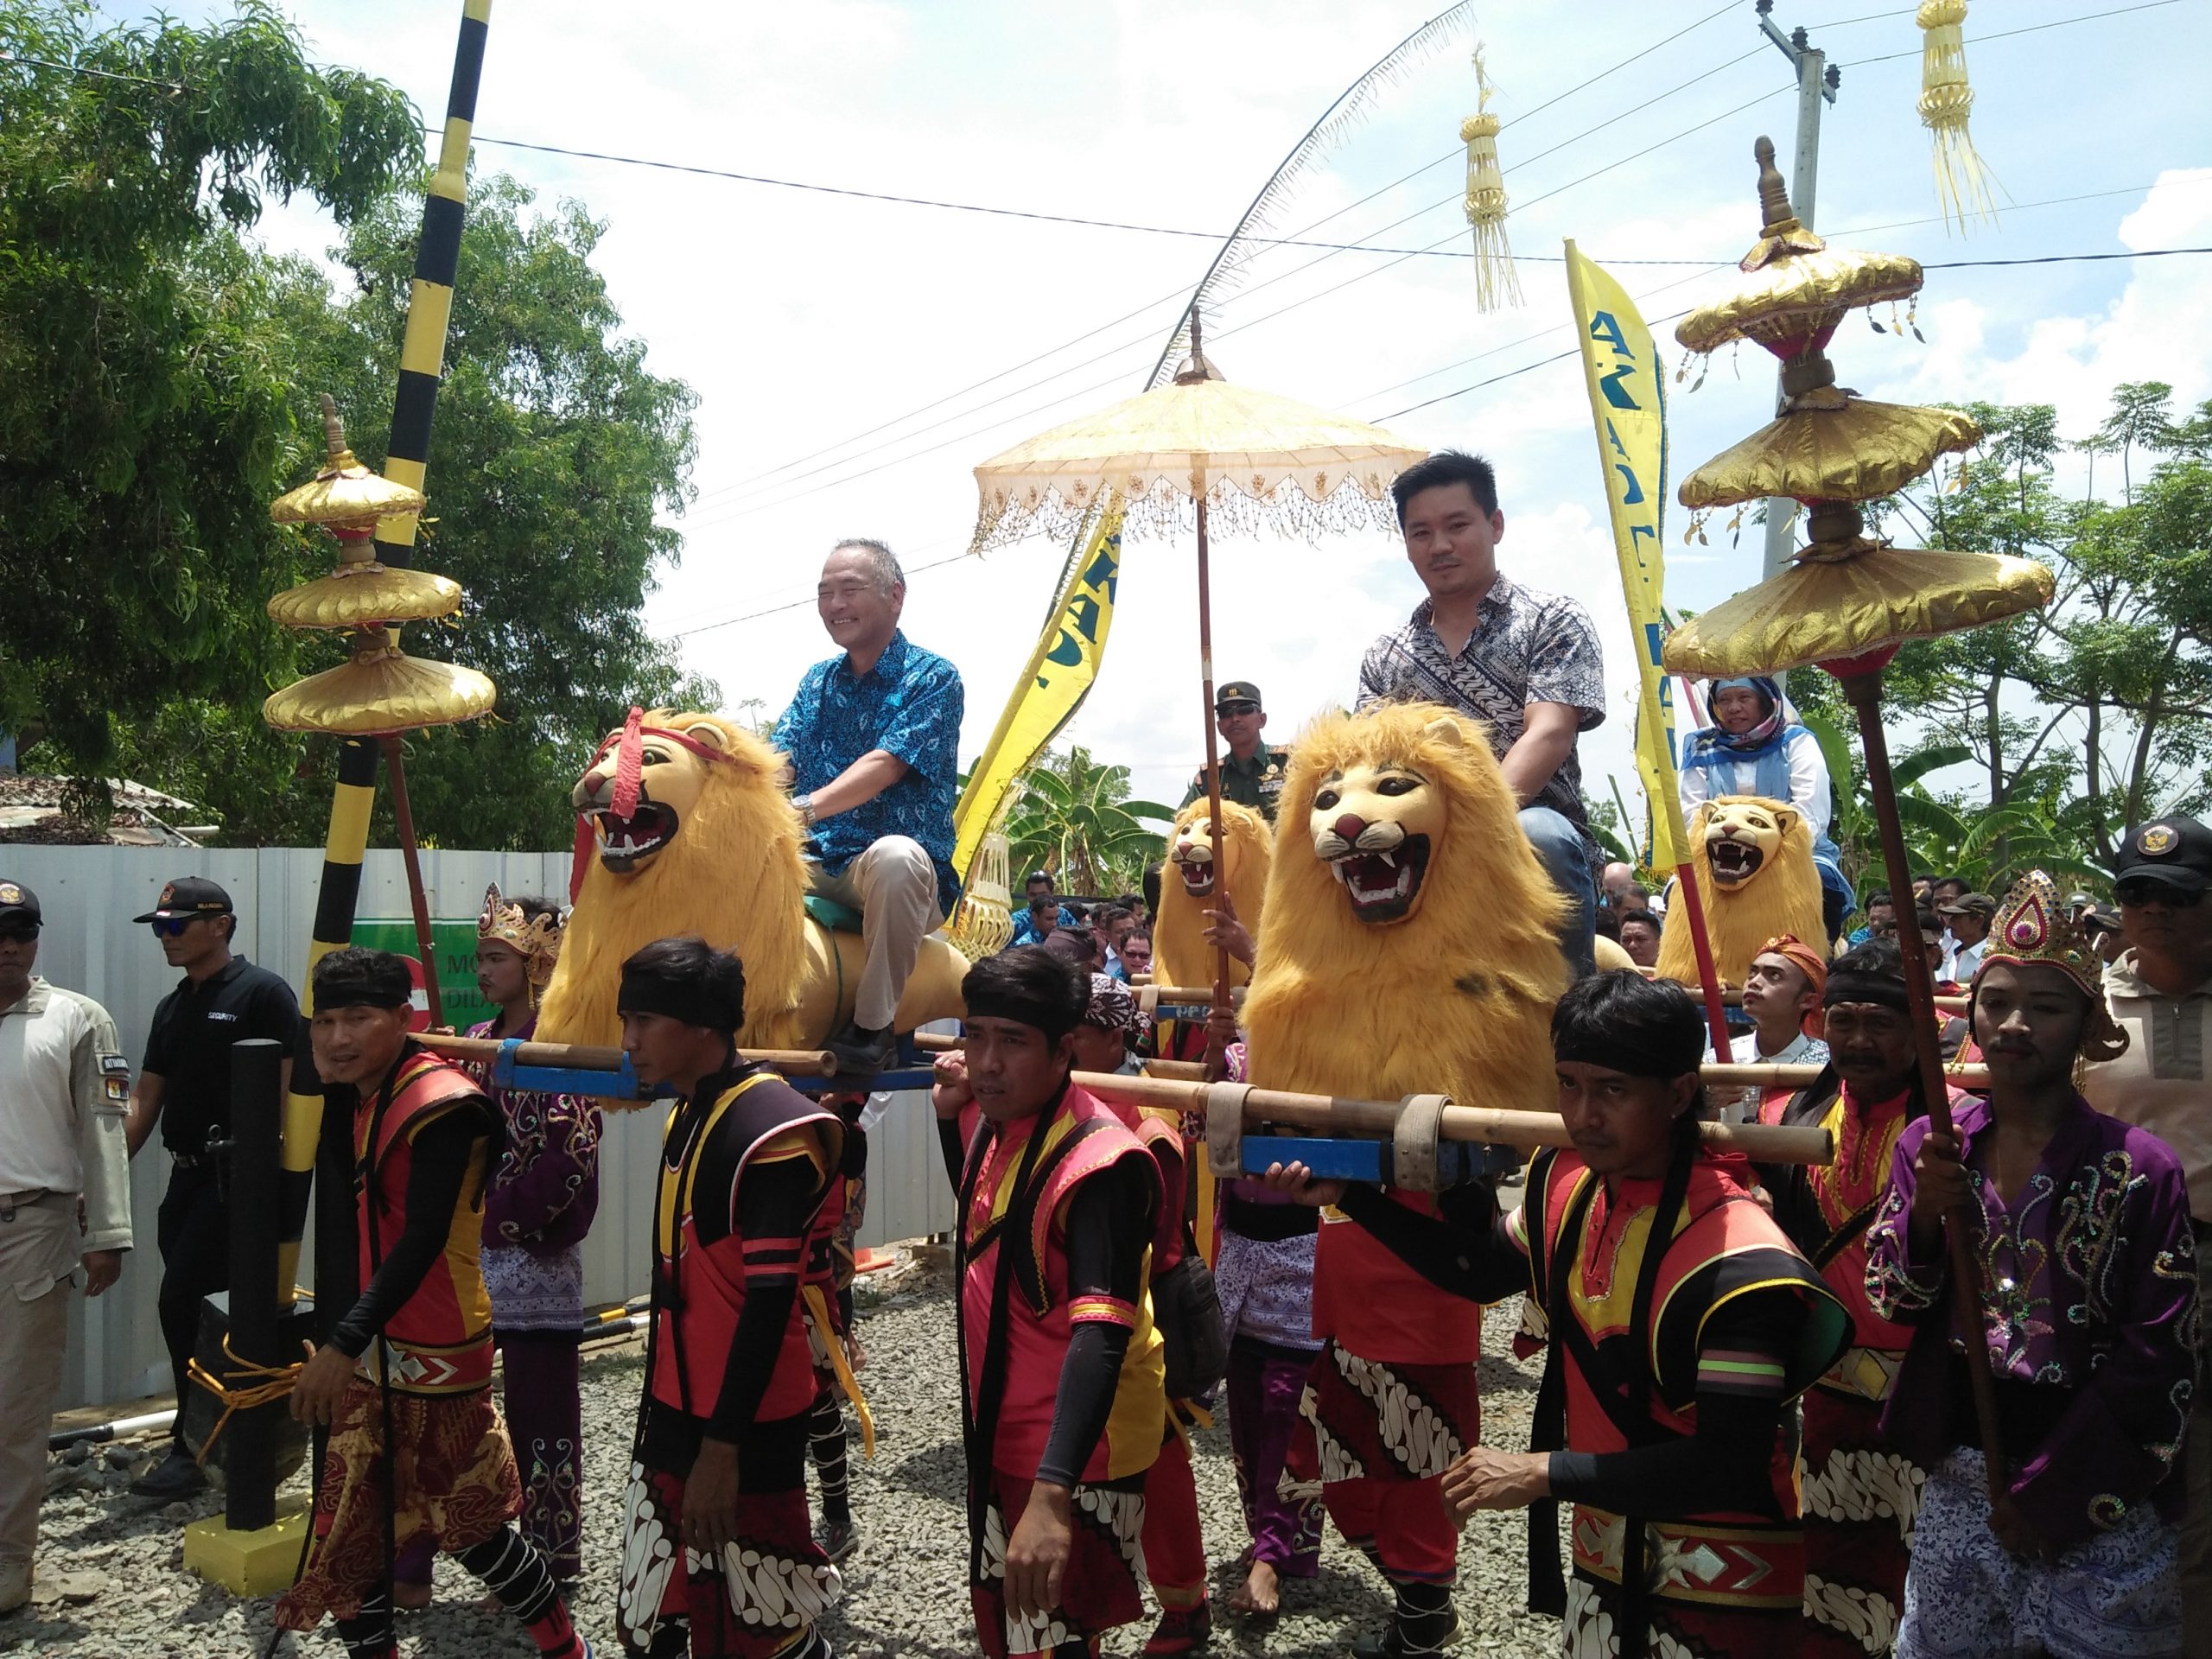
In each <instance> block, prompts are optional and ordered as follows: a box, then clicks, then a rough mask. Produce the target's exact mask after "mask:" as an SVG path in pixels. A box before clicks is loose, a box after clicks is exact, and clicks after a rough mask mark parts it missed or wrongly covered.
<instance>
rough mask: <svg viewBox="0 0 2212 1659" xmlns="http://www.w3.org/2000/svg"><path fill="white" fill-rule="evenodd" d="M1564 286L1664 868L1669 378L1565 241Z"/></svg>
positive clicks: (1631, 308) (1674, 800)
mask: <svg viewBox="0 0 2212 1659" xmlns="http://www.w3.org/2000/svg"><path fill="white" fill-rule="evenodd" d="M1567 295H1568V296H1569V298H1570V299H1571V300H1572V301H1573V306H1574V321H1575V333H1576V334H1578V335H1579V336H1580V339H1581V341H1582V369H1583V373H1584V375H1585V377H1586V378H1587V379H1588V381H1589V384H1590V412H1591V414H1592V417H1593V418H1594V419H1595V420H1596V422H1597V427H1598V458H1599V462H1600V464H1601V465H1602V466H1603V467H1604V468H1605V503H1606V505H1607V506H1608V507H1609V508H1610V509H1611V515H1612V521H1613V550H1614V551H1615V552H1616V553H1617V554H1618V556H1619V558H1620V566H1621V588H1622V590H1623V592H1624V594H1625V595H1626V597H1627V600H1628V620H1629V627H1630V632H1632V633H1633V634H1634V635H1635V638H1636V670H1637V680H1638V683H1639V684H1640V686H1641V688H1642V696H1641V697H1640V699H1639V702H1638V705H1637V723H1636V770H1637V775H1638V776H1639V777H1640V778H1642V779H1643V793H1644V796H1645V798H1646V799H1647V800H1648V801H1649V804H1650V809H1651V857H1650V860H1649V863H1650V868H1653V869H1655V870H1671V869H1673V868H1675V866H1677V865H1678V864H1681V863H1682V862H1683V861H1685V859H1686V858H1687V857H1688V853H1687V852H1686V850H1685V849H1686V848H1687V846H1688V840H1689V837H1688V834H1687V832H1686V831H1685V830H1684V829H1683V826H1682V800H1681V794H1680V792H1679V791H1678V789H1677V785H1676V783H1675V694H1674V687H1673V683H1672V682H1670V681H1669V679H1668V677H1667V674H1666V671H1665V670H1663V669H1662V668H1661V667H1660V665H1659V651H1660V647H1661V646H1662V645H1663V644H1664V643H1665V639H1666V635H1665V630H1664V629H1663V627H1662V625H1661V621H1660V606H1661V605H1662V602H1663V598H1664V595H1663V592H1662V588H1663V582H1664V571H1663V569H1662V563H1661V560H1662V555H1661V545H1662V543H1661V537H1660V515H1661V512H1662V509H1663V506H1664V504H1665V499H1666V488H1667V400H1666V379H1665V377H1664V376H1663V375H1662V373H1661V372H1660V364H1659V355H1658V353H1657V352H1656V350H1655V349H1654V347H1653V346H1652V343H1651V331H1650V330H1649V328H1647V327H1644V324H1643V317H1642V315H1639V314H1638V313H1637V308H1636V302H1635V301H1633V300H1631V299H1630V298H1629V296H1628V295H1627V293H1626V292H1625V291H1624V289H1622V287H1621V285H1620V284H1619V283H1617V282H1615V281H1614V280H1613V278H1612V277H1611V275H1610V274H1609V273H1608V272H1607V271H1606V270H1605V268H1604V267H1603V266H1601V265H1597V264H1592V263H1591V262H1590V261H1589V260H1587V259H1586V258H1584V257H1582V255H1581V253H1580V251H1577V249H1576V248H1575V245H1574V243H1573V239H1572V238H1570V239H1569V240H1568V242H1567Z"/></svg>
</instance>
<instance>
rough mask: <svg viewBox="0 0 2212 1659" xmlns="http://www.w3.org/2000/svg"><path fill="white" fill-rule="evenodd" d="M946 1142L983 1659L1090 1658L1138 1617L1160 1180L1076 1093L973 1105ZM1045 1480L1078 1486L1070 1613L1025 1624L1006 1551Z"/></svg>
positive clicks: (1158, 1384)
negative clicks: (1004, 1109)
mask: <svg viewBox="0 0 2212 1659" xmlns="http://www.w3.org/2000/svg"><path fill="white" fill-rule="evenodd" d="M938 1130H939V1135H940V1138H941V1140H942V1142H943V1145H944V1157H945V1166H946V1169H947V1171H948V1173H950V1175H951V1176H952V1178H953V1180H954V1182H955V1184H956V1186H957V1191H958V1192H959V1194H960V1211H959V1232H958V1235H957V1237H958V1251H957V1268H958V1273H959V1284H960V1298H961V1308H960V1359H961V1376H962V1382H963V1405H964V1408H965V1409H964V1411H963V1430H964V1431H965V1433H964V1438H965V1440H966V1445H967V1452H968V1478H969V1495H968V1508H969V1585H970V1592H971V1596H972V1599H973V1601H974V1605H975V1613H976V1637H977V1639H978V1641H979V1642H980V1643H981V1644H982V1649H983V1651H984V1652H985V1654H987V1655H988V1656H990V1659H1005V1656H1007V1655H1009V1654H1029V1653H1042V1654H1053V1655H1063V1654H1070V1655H1072V1654H1083V1653H1087V1652H1094V1651H1096V1648H1095V1643H1096V1638H1097V1637H1098V1635H1099V1634H1100V1633H1101V1632H1102V1631H1104V1630H1110V1629H1112V1628H1113V1627H1115V1626H1116V1625H1119V1624H1128V1623H1129V1622H1130V1621H1131V1620H1133V1619H1135V1618H1138V1617H1139V1616H1140V1615H1141V1612H1142V1611H1143V1603H1142V1600H1141V1593H1140V1591H1139V1587H1138V1580H1139V1578H1140V1576H1141V1573H1142V1567H1143V1555H1142V1551H1141V1543H1140V1540H1141V1535H1142V1533H1143V1530H1144V1516H1145V1502H1144V1483H1145V1473H1146V1471H1147V1470H1148V1469H1149V1468H1150V1467H1151V1465H1152V1464H1153V1462H1154V1459H1156V1458H1157V1457H1158V1456H1159V1454H1160V1442H1161V1438H1162V1434H1163V1433H1164V1430H1165V1427H1166V1392H1165V1383H1164V1377H1165V1367H1164V1362H1163V1359H1162V1355H1161V1345H1160V1336H1159V1333H1158V1332H1157V1331H1155V1330H1154V1327H1153V1323H1152V1309H1151V1303H1150V1298H1149V1295H1148V1290H1147V1287H1148V1282H1149V1263H1150V1258H1151V1252H1152V1241H1153V1230H1154V1222H1155V1218H1156V1217H1157V1216H1158V1215H1159V1213H1160V1207H1161V1199H1160V1178H1159V1174H1158V1172H1157V1168H1156V1166H1155V1165H1154V1160H1153V1159H1152V1158H1151V1157H1150V1156H1149V1155H1148V1154H1147V1152H1146V1150H1145V1147H1144V1144H1143V1143H1142V1142H1141V1141H1139V1140H1138V1138H1137V1137H1136V1135H1135V1134H1133V1133H1132V1132H1131V1131H1130V1130H1129V1129H1128V1128H1126V1127H1125V1126H1124V1125H1123V1124H1122V1122H1121V1120H1120V1119H1119V1118H1117V1117H1116V1116H1115V1114H1114V1111H1113V1109H1112V1108H1110V1107H1109V1106H1107V1105H1105V1104H1104V1103H1102V1102H1100V1101H1099V1100H1097V1099H1096V1097H1095V1096H1092V1095H1090V1093H1089V1092H1088V1091H1086V1090H1083V1089H1081V1088H1078V1087H1076V1086H1075V1085H1073V1084H1065V1083H1064V1084H1063V1085H1062V1088H1061V1091H1060V1093H1059V1094H1058V1096H1055V1097H1054V1098H1053V1099H1052V1101H1051V1102H1049V1103H1046V1105H1045V1106H1044V1107H1043V1108H1041V1109H1039V1110H1038V1111H1037V1112H1035V1113H1033V1114H1032V1115H1031V1116H1027V1117H1025V1118H1022V1119H1020V1120H1019V1121H1017V1122H1010V1123H1002V1124H1001V1123H991V1122H985V1121H984V1120H983V1119H982V1114H981V1113H980V1112H979V1111H978V1110H977V1109H976V1108H975V1107H974V1106H973V1105H972V1104H971V1105H970V1106H969V1109H968V1110H967V1112H966V1113H965V1114H964V1115H963V1119H962V1120H961V1122H957V1123H956V1122H953V1121H951V1120H950V1119H944V1120H940V1122H939V1123H938ZM963 1130H964V1133H963ZM1038 1481H1046V1482H1050V1483H1052V1484H1056V1485H1064V1486H1066V1487H1068V1488H1070V1489H1071V1495H1072V1496H1071V1505H1070V1510H1071V1520H1072V1523H1073V1539H1072V1547H1071V1551H1070V1554H1069V1558H1068V1563H1067V1568H1066V1572H1065V1576H1064V1579H1063V1583H1062V1590H1061V1601H1060V1606H1059V1607H1058V1609H1057V1610H1056V1611H1053V1612H1052V1613H1050V1614H1047V1615H1046V1616H1045V1617H1044V1618H1016V1617H1015V1616H1014V1613H1013V1612H1012V1611H1011V1610H1010V1609H1008V1607H1007V1604H1006V1599H1005V1586H1006V1548H1007V1541H1008V1540H1009V1539H1010V1538H1012V1536H1013V1535H1014V1529H1015V1527H1016V1526H1017V1525H1018V1524H1019V1522H1020V1518H1021V1514H1022V1510H1023V1509H1024V1508H1025V1507H1026V1505H1027V1502H1028V1499H1029V1493H1030V1488H1031V1486H1032V1485H1033V1484H1034V1483H1036V1482H1038Z"/></svg>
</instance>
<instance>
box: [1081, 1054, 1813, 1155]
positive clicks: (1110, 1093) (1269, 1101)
mask: <svg viewBox="0 0 2212 1659" xmlns="http://www.w3.org/2000/svg"><path fill="white" fill-rule="evenodd" d="M1074 1077H1075V1081H1076V1082H1077V1083H1078V1084H1081V1085H1082V1086H1083V1087H1084V1088H1085V1089H1087V1090H1090V1092H1091V1093H1092V1094H1094V1095H1096V1096H1098V1097H1099V1098H1100V1099H1101V1100H1120V1101H1126V1102H1128V1103H1130V1104H1131V1105H1136V1106H1160V1107H1166V1108H1169V1109H1173V1110H1175V1111H1179V1112H1203V1111H1205V1108H1206V1091H1207V1090H1208V1088H1209V1087H1210V1086H1211V1085H1209V1084H1205V1083H1183V1082H1178V1081H1174V1080H1173V1079H1170V1078H1166V1077H1122V1076H1118V1075H1113V1074H1109V1073H1106V1072H1102V1071H1077V1072H1076V1073H1075V1074H1074ZM1240 1086H1241V1085H1240ZM1398 1113H1399V1103H1397V1102H1396V1101H1395V1100H1354V1099H1351V1098H1348V1097H1346V1096H1342V1095H1305V1094H1295V1093H1292V1092H1289V1091H1287V1090H1281V1089H1254V1090H1249V1091H1248V1092H1247V1093H1246V1094H1245V1096H1244V1115H1245V1117H1246V1119H1247V1120H1248V1121H1249V1120H1251V1119H1255V1118H1256V1119H1258V1120H1260V1121H1261V1122H1268V1123H1287V1124H1291V1125H1293V1126H1294V1127H1296V1128H1311V1129H1322V1130H1326V1131H1331V1132H1335V1133H1344V1132H1346V1131H1349V1132H1351V1133H1352V1134H1356V1135H1371V1136H1375V1137H1376V1138H1382V1137H1384V1136H1387V1135H1389V1134H1390V1133H1391V1132H1392V1131H1393V1130H1394V1129H1395V1128H1397V1124H1398ZM1698 1132H1699V1134H1700V1136H1701V1137H1702V1138H1703V1140H1704V1141H1705V1144H1706V1145H1707V1146H1708V1147H1715V1148H1719V1149H1725V1150H1729V1151H1734V1152H1740V1153H1742V1154H1744V1155H1745V1157H1747V1158H1751V1159H1753V1160H1756V1161H1758V1162H1760V1163H1765V1164H1825V1163H1827V1162H1828V1161H1829V1160H1831V1159H1832V1158H1833V1157H1834V1146H1833V1144H1832V1142H1831V1141H1830V1138H1829V1135H1828V1132H1827V1130H1826V1129H1821V1128H1778V1127H1775V1126H1771V1125H1768V1124H1764V1123H1700V1125H1698ZM1439 1133H1440V1135H1442V1136H1443V1138H1444V1139H1445V1140H1446V1141H1486V1142H1490V1143H1492V1144H1497V1145H1504V1146H1516V1147H1564V1146H1567V1145H1569V1144H1570V1142H1569V1141H1568V1140H1567V1123H1566V1120H1564V1119H1563V1118H1561V1117H1560V1116H1558V1114H1556V1113H1554V1112H1510V1111H1502V1110H1499V1109H1496V1108H1493V1107H1486V1106H1446V1108H1445V1109H1444V1113H1443V1120H1442V1128H1440V1130H1439Z"/></svg>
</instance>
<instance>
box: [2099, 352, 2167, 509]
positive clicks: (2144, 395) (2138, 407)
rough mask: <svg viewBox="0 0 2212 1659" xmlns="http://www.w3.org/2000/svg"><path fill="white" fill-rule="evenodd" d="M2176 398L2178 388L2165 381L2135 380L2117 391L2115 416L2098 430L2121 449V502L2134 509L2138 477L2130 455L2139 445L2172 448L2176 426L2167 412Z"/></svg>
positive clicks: (2114, 400)
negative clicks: (2135, 474) (2133, 469)
mask: <svg viewBox="0 0 2212 1659" xmlns="http://www.w3.org/2000/svg"><path fill="white" fill-rule="evenodd" d="M2173 397H2174V389H2173V388H2172V387H2171V386H2170V385H2167V384H2166V383H2165V382H2164V381H2163V380H2132V381H2128V382H2126V383H2125V384H2124V385H2118V386H2115V387H2113V394H2112V413H2111V414H2109V415H2107V416H2105V423H2104V424H2103V425H2102V426H2101V427H2100V428H2098V429H2097V430H2098V435H2100V436H2101V437H2102V438H2103V439H2104V440H2105V441H2106V442H2108V443H2116V444H2118V445H2119V446H2120V487H2121V499H2123V500H2125V501H2126V503H2127V504H2128V505H2131V506H2132V505H2134V501H2135V478H2134V474H2133V473H2132V472H2131V471H2130V470H2129V468H2128V464H2127V461H2128V455H2129V454H2130V452H2131V451H2133V449H2134V448H2136V447H2137V446H2141V447H2142V448H2145V449H2165V448H2171V446H2172V442H2173V423H2172V421H2171V418H2170V417H2169V416H2168V414H2167V410H2168V409H2169V408H2170V407H2171V404H2172V403H2173Z"/></svg>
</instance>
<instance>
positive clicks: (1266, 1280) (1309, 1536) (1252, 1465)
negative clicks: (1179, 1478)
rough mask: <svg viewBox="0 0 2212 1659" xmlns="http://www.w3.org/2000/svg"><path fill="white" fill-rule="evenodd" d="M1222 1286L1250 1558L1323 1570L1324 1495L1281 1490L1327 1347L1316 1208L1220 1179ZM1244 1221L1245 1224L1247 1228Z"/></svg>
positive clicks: (1240, 1072) (1301, 1571)
mask: <svg viewBox="0 0 2212 1659" xmlns="http://www.w3.org/2000/svg"><path fill="white" fill-rule="evenodd" d="M1229 1075H1230V1078H1231V1079H1233V1080H1236V1081H1239V1082H1241V1081H1243V1077H1244V1046H1243V1044H1242V1043H1236V1044H1233V1045H1231V1046H1230V1050H1229ZM1220 1217H1221V1237H1220V1247H1219V1249H1218V1251H1217V1255H1216V1256H1215V1260H1214V1268H1213V1270H1214V1283H1215V1287H1216V1288H1217V1292H1218V1294H1220V1297H1221V1322H1222V1328H1223V1329H1224V1331H1226V1332H1228V1333H1229V1376H1228V1378H1227V1385H1228V1404H1229V1447H1230V1457H1231V1459H1233V1461H1234V1462H1235V1465H1236V1493H1237V1497H1239V1498H1241V1499H1242V1500H1243V1505H1244V1524H1245V1526H1246V1527H1247V1528H1248V1529H1249V1530H1250V1532H1251V1535H1252V1554H1253V1559H1254V1560H1262V1561H1265V1562H1267V1563H1268V1566H1270V1567H1274V1569H1275V1571H1276V1572H1277V1573H1280V1574H1281V1575H1282V1576H1283V1577H1285V1578H1291V1579H1310V1578H1312V1577H1313V1575H1314V1574H1315V1573H1318V1572H1319V1570H1320V1563H1321V1522H1322V1510H1321V1500H1320V1497H1319V1494H1318V1493H1308V1494H1306V1495H1305V1496H1303V1497H1286V1496H1285V1495H1284V1494H1283V1493H1282V1491H1281V1490H1280V1488H1281V1482H1282V1478H1283V1459H1284V1458H1285V1456H1286V1455H1287V1453H1288V1452H1289V1450H1290V1437H1291V1432H1292V1430H1294V1428H1296V1427H1297V1426H1298V1407H1299V1402H1300V1400H1301V1399H1303V1398H1304V1397H1305V1393H1306V1374H1307V1373H1308V1372H1309V1371H1311V1370H1313V1356H1314V1355H1315V1354H1316V1353H1318V1352H1319V1351H1320V1347H1321V1344H1319V1342H1317V1341H1316V1340H1314V1337H1313V1243H1314V1235H1315V1231H1316V1220H1315V1216H1314V1212H1313V1211H1312V1210H1310V1209H1308V1208H1306V1206H1305V1205H1297V1204H1293V1203H1292V1202H1291V1201H1290V1200H1289V1199H1287V1198H1284V1197H1283V1196H1282V1195H1281V1193H1279V1192H1270V1191H1268V1187H1267V1185H1266V1184H1265V1183H1263V1182H1261V1181H1256V1180H1241V1179H1240V1180H1231V1181H1224V1183H1223V1184H1222V1205H1221V1210H1220ZM1240 1224H1241V1225H1240Z"/></svg>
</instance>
